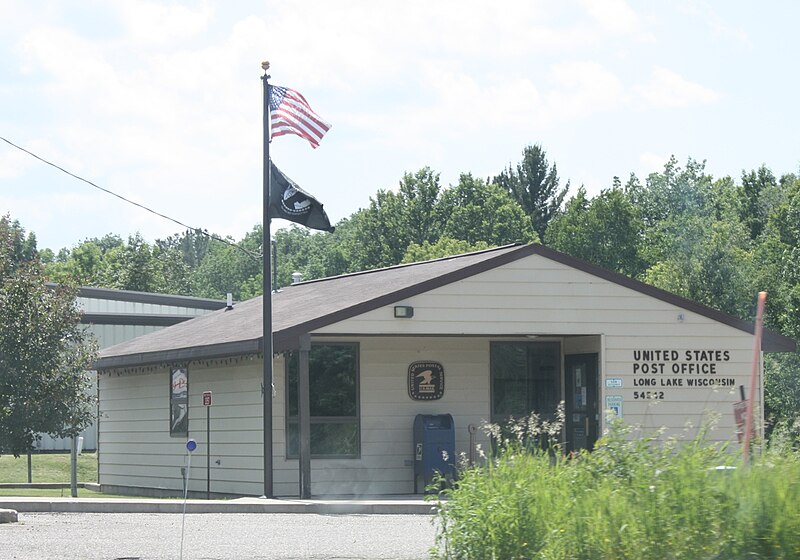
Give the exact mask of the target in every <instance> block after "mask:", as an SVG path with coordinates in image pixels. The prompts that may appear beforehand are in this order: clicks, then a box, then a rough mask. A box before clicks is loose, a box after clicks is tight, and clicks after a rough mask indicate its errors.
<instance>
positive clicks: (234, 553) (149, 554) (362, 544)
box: [0, 513, 436, 560]
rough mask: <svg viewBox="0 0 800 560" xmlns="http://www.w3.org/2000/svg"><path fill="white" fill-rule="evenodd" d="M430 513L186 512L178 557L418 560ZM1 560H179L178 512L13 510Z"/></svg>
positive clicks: (1, 537)
mask: <svg viewBox="0 0 800 560" xmlns="http://www.w3.org/2000/svg"><path fill="white" fill-rule="evenodd" d="M432 520H433V518H432V517H431V516H427V515H425V516H423V515H316V514H271V513H254V514H250V513H242V514H234V513H228V514H209V513H207V514H187V515H186V519H185V526H184V543H183V559H182V560H190V559H191V560H201V559H202V560H212V559H214V560H216V559H223V558H224V559H229V558H230V559H240V558H241V559H250V558H252V559H295V558H308V559H325V560H343V559H347V560H354V559H378V558H387V559H388V558H391V559H403V560H406V559H423V558H427V557H428V551H429V549H430V548H431V547H432V546H433V543H434V535H435V532H436V529H435V526H434V524H433V521H432ZM0 557H1V558H3V560H48V559H52V560H56V559H58V560H64V559H75V560H79V559H80V560H100V559H103V560H122V559H124V560H134V559H135V560H162V559H163V560H166V559H181V515H179V514H167V513H161V514H142V513H132V514H131V513H20V514H19V522H18V523H8V524H2V525H0Z"/></svg>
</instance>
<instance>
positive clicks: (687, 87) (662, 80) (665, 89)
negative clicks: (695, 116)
mask: <svg viewBox="0 0 800 560" xmlns="http://www.w3.org/2000/svg"><path fill="white" fill-rule="evenodd" d="M633 91H634V92H635V93H636V94H637V95H638V96H639V98H640V99H641V100H642V101H644V102H645V103H646V104H648V105H651V106H656V107H690V106H695V105H705V104H708V103H714V102H715V101H717V100H718V99H719V98H720V94H718V93H717V92H715V91H714V90H712V89H711V88H707V87H705V86H703V85H701V84H698V83H695V82H691V81H689V80H687V79H686V78H684V77H682V76H680V75H679V74H677V73H675V72H673V71H671V70H667V69H666V68H662V67H656V68H654V69H653V73H652V78H651V79H650V81H648V82H647V83H645V84H642V85H639V86H635V87H634V88H633Z"/></svg>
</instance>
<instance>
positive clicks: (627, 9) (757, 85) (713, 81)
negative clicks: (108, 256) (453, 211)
mask: <svg viewBox="0 0 800 560" xmlns="http://www.w3.org/2000/svg"><path fill="white" fill-rule="evenodd" d="M798 21H800V2H795V1H794V0H774V1H771V2H758V3H755V2H750V1H745V0H719V1H684V0H673V1H670V2H651V1H638V2H636V1H633V0H631V1H627V2H626V1H625V0H585V1H578V0H559V1H556V0H548V1H540V0H507V1H506V0H497V1H495V2H485V1H480V2H478V1H473V0H456V1H451V0H435V1H434V0H424V1H419V0H402V1H395V0H382V1H380V2H376V1H375V0H342V1H338V2H332V1H325V0H319V1H317V0H298V1H286V0H282V1H271V0H262V1H249V0H237V1H232V2H221V1H220V2H211V1H206V2H203V1H196V2H163V1H162V2H159V1H146V0H142V1H138V0H137V1H133V0H102V1H100V0H81V1H71V2H67V1H44V0H26V1H24V2H23V1H20V0H0V137H2V138H5V139H7V140H9V141H11V142H13V143H15V144H17V145H19V146H21V147H23V148H25V149H27V150H29V151H31V152H33V153H35V154H37V155H38V156H40V157H41V158H44V159H46V160H49V161H51V162H53V163H55V164H57V165H59V166H61V167H63V168H64V169H67V170H68V171H70V172H71V173H74V174H76V175H78V176H80V177H83V178H85V179H87V180H89V181H91V182H93V183H95V184H97V185H99V186H101V187H103V188H105V189H108V190H111V191H113V192H115V193H117V194H119V195H121V196H124V197H126V198H129V199H131V200H134V201H136V202H138V203H140V204H142V205H144V206H147V207H149V208H152V209H154V210H156V211H158V212H160V213H162V214H165V215H167V216H169V217H171V218H174V219H176V220H178V221H180V222H182V223H184V224H187V225H189V226H191V227H197V228H202V229H206V230H208V231H210V232H213V233H216V234H218V235H221V236H230V237H231V238H233V239H237V240H238V239H241V238H242V237H243V236H244V234H245V233H247V232H248V231H250V230H252V228H253V226H254V225H256V224H258V223H260V222H261V200H262V189H263V187H262V173H263V168H262V154H263V152H262V150H263V146H262V143H263V130H262V89H261V88H262V80H261V77H262V74H263V71H262V70H261V62H262V61H263V60H268V61H270V63H271V68H270V70H269V74H270V76H271V78H270V83H272V84H274V85H281V86H287V87H290V88H293V89H295V90H297V91H299V92H301V93H302V94H303V95H304V96H305V98H306V99H307V100H308V102H309V104H310V105H311V107H312V108H313V109H314V110H315V111H316V112H317V113H318V114H319V115H320V116H322V117H323V118H324V119H325V120H327V121H328V122H329V123H331V125H332V128H331V130H330V131H329V132H328V134H327V135H326V136H325V137H324V138H323V140H322V142H321V145H320V146H319V148H317V149H312V148H311V146H310V145H309V143H308V142H307V141H305V140H303V139H302V138H300V137H298V136H281V137H278V138H275V139H274V140H273V142H272V144H271V147H270V152H271V156H272V159H273V161H274V162H275V163H276V164H277V165H278V166H279V167H280V168H281V169H282V170H283V172H284V173H286V175H288V176H289V177H291V178H292V179H294V180H295V181H296V182H297V183H298V184H299V185H300V186H301V187H302V188H304V189H305V190H306V191H308V192H310V193H312V194H313V195H314V196H316V198H317V199H318V200H320V202H322V203H323V204H324V205H325V209H326V211H327V213H328V215H329V216H330V218H331V221H332V222H334V223H335V222H337V221H339V220H341V219H343V218H346V217H349V216H350V215H351V214H352V213H354V212H356V211H357V210H358V209H359V208H364V207H367V206H369V202H370V197H371V196H374V195H375V193H376V192H377V191H378V190H379V189H396V188H397V185H398V183H399V182H400V180H401V179H402V177H403V174H404V173H407V172H414V171H417V170H419V169H420V168H422V167H425V166H429V167H430V168H431V169H433V170H434V171H435V172H437V173H439V174H440V180H441V184H442V186H443V187H445V188H446V187H449V186H451V185H454V184H456V183H457V182H458V179H459V176H460V174H462V173H472V174H473V175H474V176H476V177H480V178H488V177H492V176H494V175H497V174H498V173H499V172H500V171H501V170H502V169H504V168H505V167H507V166H508V165H509V164H516V163H517V162H518V161H519V160H520V159H521V155H522V151H523V150H524V148H525V147H526V146H528V145H532V144H540V145H541V146H542V147H543V148H544V150H545V151H546V153H547V157H548V160H549V161H550V163H555V164H556V165H557V169H558V174H559V176H560V178H561V182H562V185H565V184H566V183H567V181H569V184H570V191H569V195H574V194H575V193H576V192H577V189H578V187H579V186H581V185H583V186H584V187H585V188H586V190H587V192H588V193H589V194H590V195H592V196H594V195H596V194H597V193H599V192H600V191H601V190H602V189H606V188H609V187H611V186H612V182H613V178H614V176H619V177H621V178H622V179H623V181H624V180H625V179H627V177H629V175H630V174H631V173H634V174H636V175H637V176H638V177H640V178H642V179H644V178H645V177H646V176H647V175H648V174H649V173H653V172H658V171H661V170H662V169H663V166H664V163H665V162H666V161H667V160H668V159H669V157H670V156H671V155H674V156H675V157H676V158H677V159H678V161H679V162H680V163H681V164H682V165H683V164H685V162H686V161H687V159H688V158H693V159H695V160H699V161H706V170H707V172H709V173H710V174H712V175H713V176H714V177H717V178H719V177H724V176H731V177H733V178H735V179H737V180H738V178H739V177H740V176H741V173H742V171H743V170H751V169H755V168H758V167H760V166H761V165H765V166H767V167H768V168H770V169H771V170H772V171H773V173H775V174H776V175H778V176H780V175H782V174H784V173H797V172H798V170H800V133H798V123H800V103H798V91H800V74H799V73H798V72H797V57H798V53H800V34H798V33H797V31H796V25H797V22H798ZM569 195H568V196H569ZM6 213H7V214H10V216H11V218H12V219H15V220H18V221H19V222H20V223H21V225H22V226H23V227H24V228H25V229H26V230H27V231H29V232H33V233H35V234H36V236H37V239H38V245H39V247H40V248H50V249H53V250H54V251H58V250H59V249H61V248H64V247H66V248H69V247H73V246H75V245H77V244H79V243H80V242H82V241H83V240H85V239H89V238H93V237H101V236H103V235H105V234H108V233H113V234H118V235H120V236H122V237H123V238H127V236H129V235H133V234H135V233H137V232H138V233H140V234H141V235H142V236H143V237H144V238H145V239H146V240H149V241H153V240H155V239H158V238H164V237H166V236H168V235H171V234H175V233H179V232H181V231H182V230H183V228H181V226H179V225H177V224H175V223H173V222H171V221H168V220H165V219H164V218H161V217H158V216H155V215H153V214H151V213H149V212H146V211H144V210H142V209H141V208H138V207H136V206H133V205H131V204H127V203H125V202H123V201H121V200H119V199H118V198H115V197H113V196H111V195H109V194H107V193H105V192H102V191H100V190H97V189H95V188H93V187H91V186H90V185H88V184H86V183H84V182H82V181H79V180H77V179H75V178H73V177H71V176H69V175H67V174H65V173H63V172H61V171H59V170H57V169H54V168H53V167H50V166H48V165H46V164H44V163H42V162H41V161H39V160H37V159H35V158H33V157H31V156H30V155H28V154H26V153H24V152H22V151H20V150H18V149H16V148H14V147H12V146H10V145H9V144H7V143H5V142H2V141H0V214H6ZM287 226H289V222H285V221H283V220H274V221H273V223H272V229H273V230H275V229H276V228H280V227H287Z"/></svg>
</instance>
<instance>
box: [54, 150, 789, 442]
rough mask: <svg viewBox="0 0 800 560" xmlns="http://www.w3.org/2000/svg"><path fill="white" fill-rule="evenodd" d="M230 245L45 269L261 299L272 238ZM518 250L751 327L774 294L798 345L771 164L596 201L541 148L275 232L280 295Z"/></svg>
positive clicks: (677, 172)
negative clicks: (537, 245)
mask: <svg viewBox="0 0 800 560" xmlns="http://www.w3.org/2000/svg"><path fill="white" fill-rule="evenodd" d="M568 194H570V195H571V196H570V197H569V198H567V195H568ZM323 202H324V201H323ZM227 241H228V242H229V244H226V243H222V242H219V241H214V240H211V239H209V237H208V236H207V235H206V233H205V232H198V231H187V232H184V233H181V234H176V235H174V236H170V237H168V238H167V239H160V240H156V241H155V242H154V243H152V244H151V243H147V242H146V241H145V240H143V239H142V237H141V236H140V235H138V234H137V235H134V236H131V237H129V238H128V239H127V240H123V239H122V238H121V237H119V236H117V235H107V236H105V237H103V238H100V239H89V240H86V241H84V242H83V243H81V244H79V245H77V246H75V247H73V248H70V249H62V250H61V251H59V252H58V253H57V254H54V253H52V252H51V251H48V250H43V251H41V258H42V260H43V261H44V263H45V268H46V271H47V274H48V275H49V278H50V279H51V280H52V281H57V282H69V283H78V284H80V285H91V286H102V287H109V288H119V289H128V290H141V291H154V292H167V293H176V294H187V295H196V296H203V297H214V298H224V296H225V294H226V293H228V292H231V293H233V295H234V298H236V299H247V298H250V297H253V296H256V295H259V294H260V292H261V285H262V277H261V261H260V258H259V255H260V254H261V226H260V225H258V226H256V227H254V228H253V230H252V231H251V232H250V233H248V234H247V235H245V237H244V238H243V239H241V240H238V241H237V240H233V239H228V240H227ZM514 242H523V243H527V242H542V243H544V244H546V245H548V246H549V247H552V248H554V249H556V250H559V251H562V252H565V253H568V254H570V255H573V256H575V257H578V258H581V259H584V260H587V261H589V262H592V263H595V264H597V265H600V266H602V267H605V268H608V269H611V270H614V271H617V272H621V273H623V274H626V275H628V276H631V277H633V278H637V279H639V280H642V281H644V282H647V283H649V284H652V285H654V286H657V287H660V288H663V289H666V290H669V291H671V292H674V293H676V294H679V295H682V296H684V297H687V298H689V299H692V300H694V301H697V302H699V303H702V304H705V305H708V306H711V307H714V308H716V309H720V310H722V311H725V312H727V313H730V314H732V315H735V316H737V317H740V318H743V319H746V320H752V319H753V315H754V310H755V300H756V294H757V292H758V291H760V290H765V291H767V292H768V293H769V297H768V299H767V315H766V323H767V326H768V327H770V328H773V329H775V330H778V331H779V332H781V333H783V334H785V335H788V336H791V337H793V338H794V339H796V340H800V178H798V176H797V175H796V174H793V173H788V174H784V175H782V176H779V177H778V176H775V175H774V174H773V173H772V172H771V171H770V170H769V169H767V168H766V167H763V166H762V167H761V168H759V169H755V170H751V171H744V172H743V173H742V174H741V176H740V177H738V178H736V179H734V178H732V177H722V178H714V177H712V176H711V175H710V174H708V173H707V172H706V171H705V164H704V162H699V161H696V160H693V159H689V160H688V161H687V162H686V163H685V165H681V164H679V162H678V161H677V160H675V159H674V158H672V159H671V160H670V161H669V162H667V163H666V165H665V166H664V169H663V170H662V171H661V172H658V173H652V174H650V175H649V176H647V177H646V178H644V179H640V178H639V177H636V176H635V175H630V177H628V179H627V180H625V181H624V182H623V180H621V179H619V178H614V180H613V182H612V184H611V185H610V186H608V187H607V188H606V189H604V190H602V191H601V192H600V193H599V194H597V195H596V196H593V197H590V196H589V195H588V194H587V192H586V190H585V188H584V187H583V186H580V187H579V188H577V189H576V191H575V192H574V193H570V192H569V183H567V184H565V185H563V186H562V185H561V182H560V179H559V176H558V172H557V168H556V165H555V164H551V163H550V162H548V160H547V155H546V153H545V151H544V150H543V149H542V147H541V146H538V145H534V146H528V147H526V148H525V149H524V151H523V153H522V158H521V160H520V161H519V162H518V163H517V164H509V165H508V166H507V167H506V168H504V169H501V170H500V171H499V172H498V174H497V175H496V176H494V177H489V178H486V179H482V178H478V177H475V176H473V175H472V174H470V173H464V174H462V175H461V176H460V178H459V180H458V183H457V184H455V185H451V186H448V187H444V186H442V185H441V182H440V179H439V175H438V174H437V173H436V172H435V171H433V170H431V169H429V168H424V169H421V170H419V171H417V172H415V173H407V174H406V175H404V176H403V177H402V179H401V180H400V183H399V185H398V187H397V188H396V189H394V190H390V189H382V190H378V191H377V192H376V193H375V195H374V196H373V197H371V198H370V200H369V204H368V205H367V206H366V207H365V208H362V209H360V210H358V211H357V212H355V213H354V214H352V215H351V216H350V217H348V218H345V219H343V220H341V221H340V222H339V223H337V224H336V231H335V232H334V233H332V234H327V233H325V234H322V233H312V232H310V231H309V230H306V229H304V228H300V227H294V226H293V227H289V228H285V229H281V230H279V231H278V232H276V234H275V236H274V240H273V244H274V254H275V256H276V260H277V266H276V267H275V271H276V277H277V279H276V282H275V286H276V287H278V288H279V287H281V286H285V285H288V284H289V283H291V274H292V273H293V272H295V271H297V272H301V273H302V274H303V277H304V278H305V279H312V278H320V277H325V276H333V275H337V274H343V273H348V272H355V271H359V270H366V269H371V268H377V267H385V266H391V265H395V264H398V263H403V262H414V261H419V260H425V259H430V258H436V257H442V256H447V255H452V254H457V253H462V252H467V251H470V250H475V249H481V248H486V247H492V246H498V245H504V244H507V243H514ZM774 356H775V355H773V356H770V357H769V358H768V360H769V364H768V365H769V375H770V378H769V380H768V384H767V390H768V399H769V400H768V407H769V409H770V412H771V413H772V414H773V415H777V416H778V417H780V418H783V419H785V420H786V421H787V422H788V421H789V420H788V419H795V418H797V410H798V408H799V407H800V383H797V382H796V381H797V380H798V379H800V360H798V359H797V356H796V355H790V356H785V355H784V356H780V355H779V356H778V357H777V358H775V357H774ZM792 421H793V420H792ZM795 431H796V433H800V424H798V425H797V426H795Z"/></svg>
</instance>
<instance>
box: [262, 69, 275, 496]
mask: <svg viewBox="0 0 800 560" xmlns="http://www.w3.org/2000/svg"><path fill="white" fill-rule="evenodd" d="M261 68H262V69H263V70H264V75H263V76H262V77H261V81H262V83H263V89H264V113H263V116H264V123H263V126H264V161H263V164H264V175H263V184H264V201H263V204H262V210H263V212H264V214H263V218H262V221H261V224H262V230H263V231H262V240H261V252H262V257H261V260H262V272H263V276H264V277H263V279H262V288H263V293H264V295H263V296H262V301H263V330H262V333H263V344H262V352H263V354H264V378H263V381H262V387H263V393H264V394H263V399H264V412H263V414H264V498H272V497H274V492H273V487H272V273H271V267H272V259H271V258H270V256H271V254H272V243H271V241H270V219H269V202H270V201H269V194H270V180H271V179H270V175H271V173H270V159H269V140H270V138H269V124H270V123H269V120H270V115H269V82H268V80H269V78H270V76H269V74H267V70H269V62H262V63H261Z"/></svg>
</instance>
